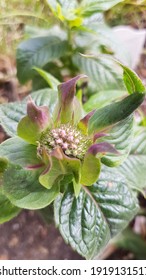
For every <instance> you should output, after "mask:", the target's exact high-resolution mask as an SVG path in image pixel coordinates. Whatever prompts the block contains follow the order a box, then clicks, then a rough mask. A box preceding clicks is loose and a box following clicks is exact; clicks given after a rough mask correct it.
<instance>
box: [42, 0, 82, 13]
mask: <svg viewBox="0 0 146 280" xmlns="http://www.w3.org/2000/svg"><path fill="white" fill-rule="evenodd" d="M47 3H48V5H49V6H50V8H53V10H57V5H58V4H59V5H61V7H62V8H64V9H65V10H66V11H67V10H72V9H74V8H75V7H76V5H77V1H76V0H72V1H68V0H47Z"/></svg>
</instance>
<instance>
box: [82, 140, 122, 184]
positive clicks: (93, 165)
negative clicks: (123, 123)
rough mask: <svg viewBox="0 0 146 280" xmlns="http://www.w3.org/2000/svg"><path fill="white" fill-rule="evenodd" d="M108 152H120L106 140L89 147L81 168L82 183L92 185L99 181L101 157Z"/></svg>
mask: <svg viewBox="0 0 146 280" xmlns="http://www.w3.org/2000/svg"><path fill="white" fill-rule="evenodd" d="M106 152H109V153H114V154H115V153H116V154H117V153H118V152H117V151H116V149H115V148H114V147H113V146H112V145H110V144H109V143H105V142H102V143H99V144H93V145H92V146H91V147H90V148H89V149H88V151H87V153H86V154H85V157H84V161H83V165H82V168H81V184H83V185H86V186H91V185H92V184H94V183H95V182H96V181H97V179H98V177H99V174H100V167H101V163H100V158H101V155H104V154H105V153H106ZM97 154H99V155H98V156H97Z"/></svg>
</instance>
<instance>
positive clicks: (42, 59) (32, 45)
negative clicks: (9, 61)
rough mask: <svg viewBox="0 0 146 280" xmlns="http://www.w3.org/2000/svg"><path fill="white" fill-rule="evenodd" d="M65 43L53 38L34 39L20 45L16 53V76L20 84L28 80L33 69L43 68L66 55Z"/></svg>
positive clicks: (32, 73) (31, 75)
mask: <svg viewBox="0 0 146 280" xmlns="http://www.w3.org/2000/svg"><path fill="white" fill-rule="evenodd" d="M66 50H67V42H66V41H62V40H61V39H60V38H58V37H55V36H49V37H36V38H31V39H29V40H27V41H23V42H22V43H20V45H19V46H18V49H17V53H16V59H17V73H18V74H17V75H18V79H19V81H20V82H21V83H25V82H26V81H27V80H30V79H31V78H32V77H33V75H34V70H33V69H32V68H33V67H34V66H35V67H43V66H44V65H45V64H47V63H48V62H50V61H52V60H54V59H56V58H59V57H61V56H62V55H63V54H65V53H66Z"/></svg>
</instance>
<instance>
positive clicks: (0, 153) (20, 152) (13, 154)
mask: <svg viewBox="0 0 146 280" xmlns="http://www.w3.org/2000/svg"><path fill="white" fill-rule="evenodd" d="M1 158H2V159H6V160H7V161H9V162H11V163H13V164H16V165H20V166H21V167H25V168H31V167H32V168H33V166H34V167H35V166H36V167H37V166H38V167H39V165H40V167H42V162H41V161H40V160H39V159H38V158H37V147H36V146H34V145H31V144H28V143H27V142H25V141H24V140H22V139H21V138H19V137H13V138H10V139H8V140H6V141H4V142H3V143H2V144H1V145H0V162H1Z"/></svg>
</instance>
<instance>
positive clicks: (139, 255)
mask: <svg viewBox="0 0 146 280" xmlns="http://www.w3.org/2000/svg"><path fill="white" fill-rule="evenodd" d="M114 244H115V245H116V246H117V247H118V248H122V249H125V250H128V251H130V252H132V253H134V256H135V259H137V260H145V259H146V241H145V240H144V239H142V237H141V235H138V234H136V233H134V232H133V231H132V230H131V229H126V230H125V231H124V232H123V233H122V234H120V235H119V236H118V238H117V239H115V240H114Z"/></svg>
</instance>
